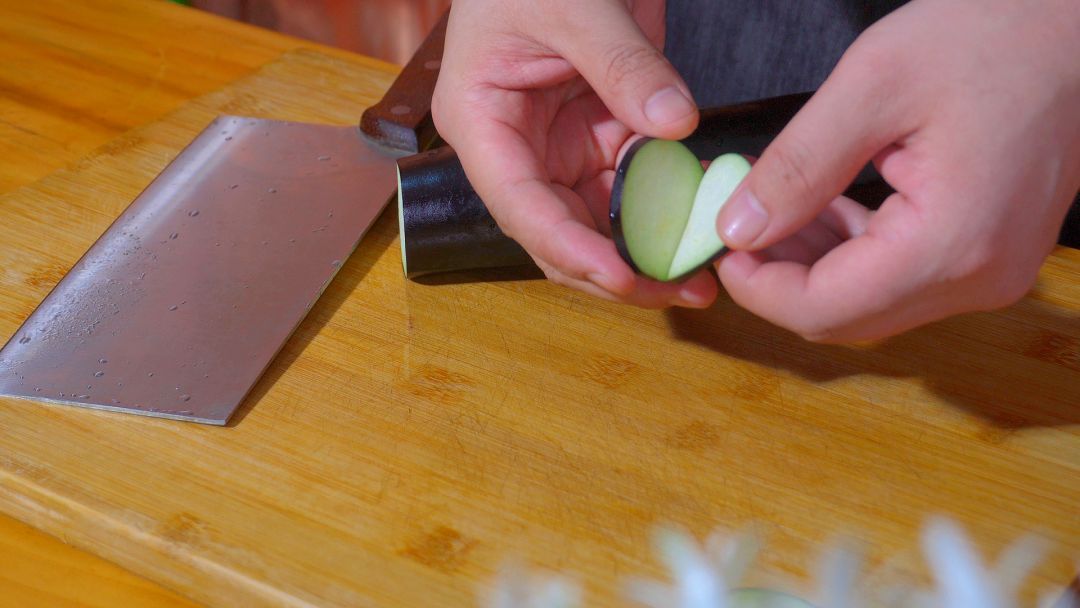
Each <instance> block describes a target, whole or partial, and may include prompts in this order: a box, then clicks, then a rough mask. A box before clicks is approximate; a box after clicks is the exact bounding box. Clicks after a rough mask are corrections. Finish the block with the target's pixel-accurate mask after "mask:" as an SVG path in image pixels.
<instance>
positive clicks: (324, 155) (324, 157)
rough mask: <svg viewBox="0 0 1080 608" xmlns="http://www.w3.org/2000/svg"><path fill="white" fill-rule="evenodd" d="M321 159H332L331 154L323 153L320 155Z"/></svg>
mask: <svg viewBox="0 0 1080 608" xmlns="http://www.w3.org/2000/svg"><path fill="white" fill-rule="evenodd" d="M319 160H330V156H329V155H327V154H323V155H322V156H320V157H319Z"/></svg>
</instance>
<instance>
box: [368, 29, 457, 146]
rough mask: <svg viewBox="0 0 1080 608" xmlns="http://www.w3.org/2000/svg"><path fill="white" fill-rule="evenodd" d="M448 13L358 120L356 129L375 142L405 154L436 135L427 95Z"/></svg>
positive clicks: (439, 59)
mask: <svg viewBox="0 0 1080 608" xmlns="http://www.w3.org/2000/svg"><path fill="white" fill-rule="evenodd" d="M449 16H450V11H447V12H446V13H444V14H443V16H442V18H441V19H439V22H438V23H437V24H435V28H434V29H432V30H431V33H430V34H428V37H427V38H426V39H425V40H424V42H423V44H421V45H420V48H419V49H418V50H417V51H416V54H415V55H413V57H412V59H410V60H409V63H408V64H406V65H405V68H404V69H403V70H401V73H400V74H398V77H397V78H396V79H395V80H394V83H393V84H392V85H390V90H388V91H387V92H386V95H384V96H383V98H382V99H381V100H380V101H379V102H378V103H376V104H375V105H373V106H371V107H370V108H368V109H367V110H364V114H363V115H362V116H361V117H360V130H361V131H363V132H364V135H366V136H367V137H368V138H369V139H371V140H372V141H374V142H375V143H377V144H379V145H381V146H384V147H387V148H390V149H393V150H396V151H400V152H403V153H406V154H416V153H417V152H420V151H421V150H424V149H426V148H427V147H429V146H430V145H431V143H432V142H434V141H435V138H436V136H437V134H436V132H435V125H434V123H433V122H432V120H431V96H432V94H433V93H434V92H435V82H436V81H437V80H438V78H439V68H440V67H441V65H442V53H443V42H444V41H445V40H446V22H447V20H448V19H449Z"/></svg>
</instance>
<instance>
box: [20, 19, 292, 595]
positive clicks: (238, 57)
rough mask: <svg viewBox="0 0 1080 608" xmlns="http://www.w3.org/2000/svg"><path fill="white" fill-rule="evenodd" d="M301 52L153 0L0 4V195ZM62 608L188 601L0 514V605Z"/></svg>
mask: <svg viewBox="0 0 1080 608" xmlns="http://www.w3.org/2000/svg"><path fill="white" fill-rule="evenodd" d="M305 46H311V45H310V44H309V43H306V42H304V41H301V40H297V39H293V38H289V37H286V36H281V35H278V34H275V33H273V32H268V31H265V30H262V29H259V28H253V27H246V26H243V25H240V24H237V23H235V22H232V21H226V20H223V19H218V18H214V17H211V16H208V15H206V14H204V13H202V12H198V11H193V10H186V9H182V8H180V7H177V6H175V5H172V4H170V3H167V2H164V1H160V2H158V1H145V0H127V1H123V0H121V1H105V2H102V1H94V2H64V1H60V0H45V1H42V2H20V1H17V0H0V158H3V159H4V162H2V163H0V194H4V193H6V192H10V191H11V190H14V189H16V188H18V187H20V186H24V185H26V184H29V183H31V182H33V181H35V180H37V179H38V178H41V177H43V176H45V175H47V174H49V173H51V172H53V171H54V170H56V169H59V168H61V167H63V166H65V165H68V164H70V163H72V162H74V161H76V160H78V159H79V158H81V157H82V156H84V155H86V154H87V153H88V152H90V151H91V150H93V149H94V148H97V147H99V146H101V145H102V144H105V143H107V142H108V141H109V140H111V139H113V138H114V137H116V136H118V135H120V134H122V133H123V132H125V131H127V130H128V129H131V128H132V127H136V126H138V125H141V124H144V123H146V122H149V121H152V120H155V119H157V118H159V117H160V116H161V115H163V114H164V113H166V112H168V111H169V110H172V109H174V108H175V107H176V106H178V105H180V104H181V103H183V102H184V101H187V100H188V99H190V98H192V97H195V96H197V95H200V94H202V93H206V92H208V91H211V90H213V89H216V88H218V87H220V86H222V85H224V84H227V83H229V82H231V81H233V80H235V79H236V78H239V77H241V76H243V75H244V74H247V73H249V72H250V71H252V70H253V69H255V68H256V67H258V66H260V65H262V64H264V63H266V62H267V61H270V60H272V59H273V58H274V57H276V56H278V55H279V54H281V53H282V52H284V51H286V50H289V49H294V48H301V47H305ZM73 90H78V91H81V92H84V93H91V94H88V95H85V96H82V95H80V96H78V97H76V96H74V95H73V94H72V91H73ZM2 212H3V210H2V209H0V213H2ZM58 278H59V277H50V278H49V279H48V282H54V281H55V280H57V279H58ZM6 338H7V336H6V335H4V336H0V341H2V340H4V339H6ZM63 605H87V606H102V607H106V606H117V605H125V606H148V607H149V606H187V605H189V602H188V601H186V600H183V599H181V598H180V597H179V596H177V595H176V594H174V593H173V592H170V591H167V590H165V589H164V588H162V587H160V586H158V585H155V584H152V583H149V582H148V581H146V580H145V579H142V578H139V577H136V576H134V575H132V574H130V573H128V572H127V571H125V570H123V569H121V568H119V567H117V566H115V565H113V564H112V563H110V562H107V561H105V560H103V559H101V558H98V557H96V556H94V555H92V554H90V553H86V552H83V551H79V550H76V549H74V548H72V547H70V546H68V545H64V544H62V543H60V542H59V541H57V540H55V539H53V538H52V537H50V536H47V535H45V534H43V533H41V532H39V531H36V530H35V529H34V528H31V527H30V526H27V525H26V524H23V523H20V522H18V521H16V520H14V519H11V518H8V517H6V516H2V515H0V606H5V607H6V606H19V607H25V606H63Z"/></svg>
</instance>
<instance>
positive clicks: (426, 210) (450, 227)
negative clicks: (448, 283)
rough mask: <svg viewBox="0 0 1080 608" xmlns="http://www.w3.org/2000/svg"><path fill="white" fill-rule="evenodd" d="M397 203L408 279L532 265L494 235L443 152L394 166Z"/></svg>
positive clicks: (453, 160) (461, 173)
mask: <svg viewBox="0 0 1080 608" xmlns="http://www.w3.org/2000/svg"><path fill="white" fill-rule="evenodd" d="M397 200H398V229H399V231H400V235H399V238H400V241H401V264H402V270H404V272H405V276H407V277H409V278H416V277H419V276H422V275H426V274H431V273H439V272H455V271H464V270H475V269H482V268H506V267H525V268H528V266H529V265H532V264H533V262H532V258H531V257H529V254H528V253H526V252H525V250H524V249H522V248H521V245H518V244H517V241H514V240H513V239H511V238H509V237H507V236H506V235H505V234H503V232H502V230H500V229H499V226H498V225H497V224H496V223H495V219H494V218H492V217H491V214H490V213H488V210H487V207H486V206H485V205H484V202H483V201H482V200H480V197H479V196H477V194H476V192H475V191H473V189H472V186H471V185H469V180H468V178H466V177H465V170H464V169H463V168H462V167H461V163H460V162H458V159H457V155H456V154H454V151H453V149H451V148H450V147H448V146H446V147H442V148H436V149H434V150H429V151H427V152H423V153H420V154H416V155H413V156H408V157H405V158H402V159H399V160H398V197H397Z"/></svg>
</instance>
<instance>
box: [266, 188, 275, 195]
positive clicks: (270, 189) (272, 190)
mask: <svg viewBox="0 0 1080 608" xmlns="http://www.w3.org/2000/svg"><path fill="white" fill-rule="evenodd" d="M266 191H267V192H269V193H270V194H277V188H267V189H266Z"/></svg>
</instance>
